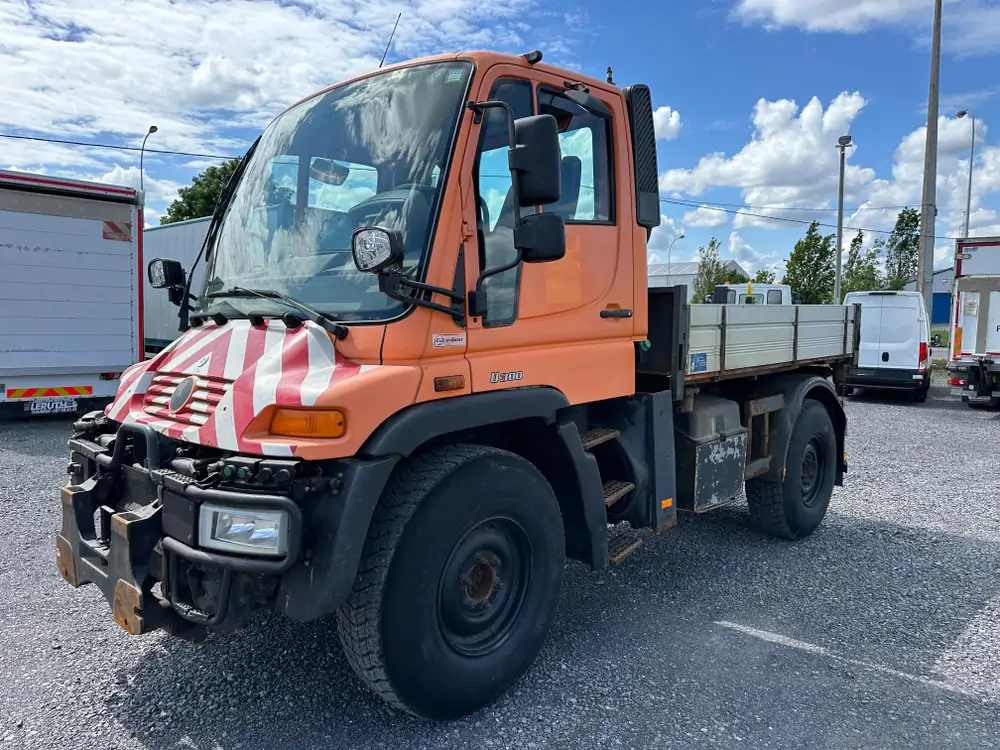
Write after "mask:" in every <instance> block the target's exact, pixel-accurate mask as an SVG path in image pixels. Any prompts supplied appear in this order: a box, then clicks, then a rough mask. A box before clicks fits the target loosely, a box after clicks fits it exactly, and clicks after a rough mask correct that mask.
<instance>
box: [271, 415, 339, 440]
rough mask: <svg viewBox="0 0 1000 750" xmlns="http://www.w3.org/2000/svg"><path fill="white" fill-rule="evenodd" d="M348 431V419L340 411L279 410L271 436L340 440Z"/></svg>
mask: <svg viewBox="0 0 1000 750" xmlns="http://www.w3.org/2000/svg"><path fill="white" fill-rule="evenodd" d="M346 431H347V417H345V416H344V412H342V411H340V409H278V410H276V411H275V412H274V417H273V418H272V419H271V434H272V435H284V436H286V437H301V438H339V437H343V436H344V432H346Z"/></svg>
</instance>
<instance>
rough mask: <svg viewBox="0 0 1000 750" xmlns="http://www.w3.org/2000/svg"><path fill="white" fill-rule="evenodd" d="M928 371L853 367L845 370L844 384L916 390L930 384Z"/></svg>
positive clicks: (884, 388) (881, 388) (878, 388)
mask: <svg viewBox="0 0 1000 750" xmlns="http://www.w3.org/2000/svg"><path fill="white" fill-rule="evenodd" d="M930 377H931V375H930V372H927V371H924V372H918V371H916V370H904V369H890V368H884V369H883V368H879V367H854V368H852V369H850V370H848V371H847V377H846V379H845V384H846V385H847V387H849V388H872V389H877V390H893V391H916V390H918V389H920V388H926V387H928V386H929V385H930Z"/></svg>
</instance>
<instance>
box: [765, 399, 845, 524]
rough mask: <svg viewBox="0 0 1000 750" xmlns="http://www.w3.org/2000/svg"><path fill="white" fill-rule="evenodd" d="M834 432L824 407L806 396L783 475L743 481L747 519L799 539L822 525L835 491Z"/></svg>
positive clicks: (790, 444)
mask: <svg viewBox="0 0 1000 750" xmlns="http://www.w3.org/2000/svg"><path fill="white" fill-rule="evenodd" d="M836 462H837V435H836V432H834V429H833V422H832V421H831V420H830V415H829V413H828V412H827V410H826V408H825V407H824V406H823V405H822V404H821V403H819V402H818V401H813V400H811V399H806V400H805V401H804V402H803V404H802V410H801V411H800V412H799V418H798V421H797V422H796V423H795V429H794V430H792V437H791V440H790V441H789V444H788V458H787V461H786V471H785V479H784V481H783V482H775V481H770V480H766V479H751V480H750V481H749V482H747V483H746V493H747V502H748V503H749V505H750V521H751V523H752V524H753V525H754V526H755V527H756V528H758V529H759V530H760V531H762V532H764V533H765V534H768V535H770V536H776V537H780V538H782V539H802V538H803V537H806V536H809V535H810V534H812V533H813V532H814V531H815V530H816V528H817V527H818V526H819V525H820V523H821V522H822V520H823V517H824V516H825V515H826V510H827V508H828V507H829V505H830V498H831V497H832V496H833V482H834V479H835V477H836V470H837V463H836Z"/></svg>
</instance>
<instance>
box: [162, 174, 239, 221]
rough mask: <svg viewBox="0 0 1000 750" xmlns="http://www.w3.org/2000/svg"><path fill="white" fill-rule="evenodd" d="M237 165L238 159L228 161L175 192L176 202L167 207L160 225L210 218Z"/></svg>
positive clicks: (198, 176)
mask: <svg viewBox="0 0 1000 750" xmlns="http://www.w3.org/2000/svg"><path fill="white" fill-rule="evenodd" d="M239 163H240V160H239V158H236V159H229V160H228V161H224V162H222V164H220V165H219V166H217V167H209V168H208V169H206V170H205V171H204V172H202V173H201V174H199V175H197V176H196V177H195V178H194V180H193V181H192V183H191V185H189V186H188V187H185V188H181V189H180V190H178V191H177V198H176V200H174V202H173V203H171V204H170V205H169V206H168V207H167V213H166V214H165V215H164V216H162V217H160V223H161V224H172V223H174V222H175V221H186V220H188V219H200V218H202V217H204V216H211V215H212V212H213V211H214V210H215V204H216V203H217V202H218V200H219V194H220V193H221V192H222V189H223V188H224V187H225V186H226V183H228V182H229V178H230V177H232V176H233V172H235V171H236V167H238V166H239Z"/></svg>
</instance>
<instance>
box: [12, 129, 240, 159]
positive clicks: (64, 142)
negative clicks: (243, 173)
mask: <svg viewBox="0 0 1000 750" xmlns="http://www.w3.org/2000/svg"><path fill="white" fill-rule="evenodd" d="M0 138H11V139H13V140H18V141H40V142H42V143H58V144H60V145H63V146H86V147H87V148H106V149H111V150H114V151H136V152H139V151H143V150H144V149H140V148H136V147H135V146H116V145H113V144H111V143H87V142H86V141H70V140H66V139H64V138H42V137H41V136H37V135H13V134H11V133H0ZM145 152H146V153H147V154H168V155H170V156H193V157H195V158H198V159H222V160H227V161H228V160H229V159H236V158H239V157H234V156H222V155H220V154H193V153H191V152H189V151H165V150H163V149H159V148H147V149H145Z"/></svg>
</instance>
